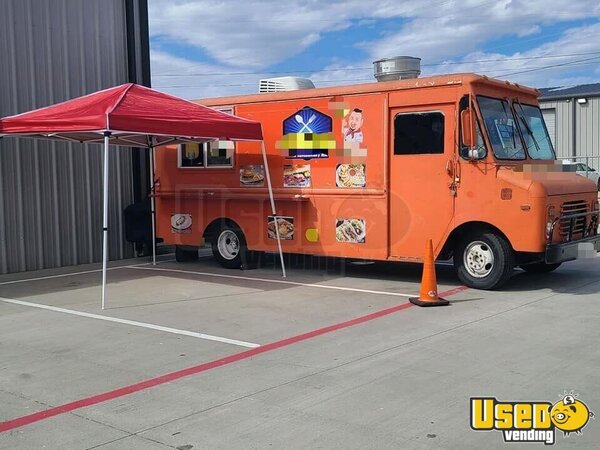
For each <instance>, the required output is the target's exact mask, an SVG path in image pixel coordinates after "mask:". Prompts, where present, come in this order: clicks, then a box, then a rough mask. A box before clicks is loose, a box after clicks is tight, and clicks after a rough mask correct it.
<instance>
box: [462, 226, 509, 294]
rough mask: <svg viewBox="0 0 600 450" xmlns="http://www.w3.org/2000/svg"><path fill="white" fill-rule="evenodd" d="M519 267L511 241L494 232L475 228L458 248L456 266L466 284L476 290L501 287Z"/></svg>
mask: <svg viewBox="0 0 600 450" xmlns="http://www.w3.org/2000/svg"><path fill="white" fill-rule="evenodd" d="M514 267H515V254H514V252H513V249H512V247H511V246H510V244H509V243H508V241H507V240H506V239H505V238H504V237H502V236H500V235H499V234H497V233H494V232H493V231H475V232H473V233H470V234H469V235H467V236H465V237H463V239H461V240H460V241H459V242H458V244H457V246H456V248H455V250H454V268H455V269H456V274H457V275H458V278H459V279H460V281H461V282H462V283H464V284H465V285H467V286H469V287H472V288H475V289H497V288H499V287H500V286H502V285H503V284H504V283H506V282H507V281H508V280H509V278H510V277H511V275H512V272H513V269H514Z"/></svg>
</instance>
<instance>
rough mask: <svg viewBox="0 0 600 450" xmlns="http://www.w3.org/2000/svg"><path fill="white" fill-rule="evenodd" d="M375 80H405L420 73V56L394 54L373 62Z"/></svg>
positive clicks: (416, 76)
mask: <svg viewBox="0 0 600 450" xmlns="http://www.w3.org/2000/svg"><path fill="white" fill-rule="evenodd" d="M373 70H374V72H375V78H377V81H393V80H407V79H410V78H418V76H419V75H421V58H415V57H413V56H394V57H393V58H384V59H379V60H377V61H374V62H373Z"/></svg>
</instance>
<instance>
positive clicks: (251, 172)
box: [240, 165, 265, 187]
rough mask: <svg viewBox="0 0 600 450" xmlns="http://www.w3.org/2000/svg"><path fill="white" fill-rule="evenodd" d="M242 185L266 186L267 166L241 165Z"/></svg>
mask: <svg viewBox="0 0 600 450" xmlns="http://www.w3.org/2000/svg"><path fill="white" fill-rule="evenodd" d="M240 185H241V186H258V187H261V186H264V185H265V166H262V165H258V166H241V167H240Z"/></svg>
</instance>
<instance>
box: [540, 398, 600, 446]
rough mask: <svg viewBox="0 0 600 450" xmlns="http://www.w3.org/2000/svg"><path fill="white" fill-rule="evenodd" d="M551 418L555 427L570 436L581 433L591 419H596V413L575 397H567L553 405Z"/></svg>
mask: <svg viewBox="0 0 600 450" xmlns="http://www.w3.org/2000/svg"><path fill="white" fill-rule="evenodd" d="M550 417H551V419H552V423H554V426H556V428H558V429H559V430H561V431H562V432H563V433H564V434H565V436H568V435H569V433H573V432H576V433H581V430H582V428H583V427H585V426H586V424H587V423H588V421H589V420H590V417H594V413H593V412H591V411H590V410H589V409H588V407H587V406H586V404H585V403H583V402H581V401H579V400H576V399H575V397H574V396H573V395H565V397H564V398H563V399H562V400H559V401H558V402H556V403H555V404H554V405H552V409H551V410H550Z"/></svg>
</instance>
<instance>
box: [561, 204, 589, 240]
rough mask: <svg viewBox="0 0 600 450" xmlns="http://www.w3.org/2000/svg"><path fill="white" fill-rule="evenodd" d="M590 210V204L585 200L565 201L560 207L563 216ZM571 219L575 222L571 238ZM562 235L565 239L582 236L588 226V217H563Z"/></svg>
mask: <svg viewBox="0 0 600 450" xmlns="http://www.w3.org/2000/svg"><path fill="white" fill-rule="evenodd" d="M585 212H588V205H587V203H586V202H585V200H574V201H570V202H565V203H563V204H562V206H561V208H560V215H561V216H570V215H571V214H579V213H585ZM571 220H572V222H573V229H572V231H571V236H570V239H569V229H570V227H571ZM559 226H560V236H561V237H562V239H563V241H565V240H571V239H573V238H582V237H583V235H584V232H585V227H586V217H578V218H576V219H561V221H560V224H559Z"/></svg>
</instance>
